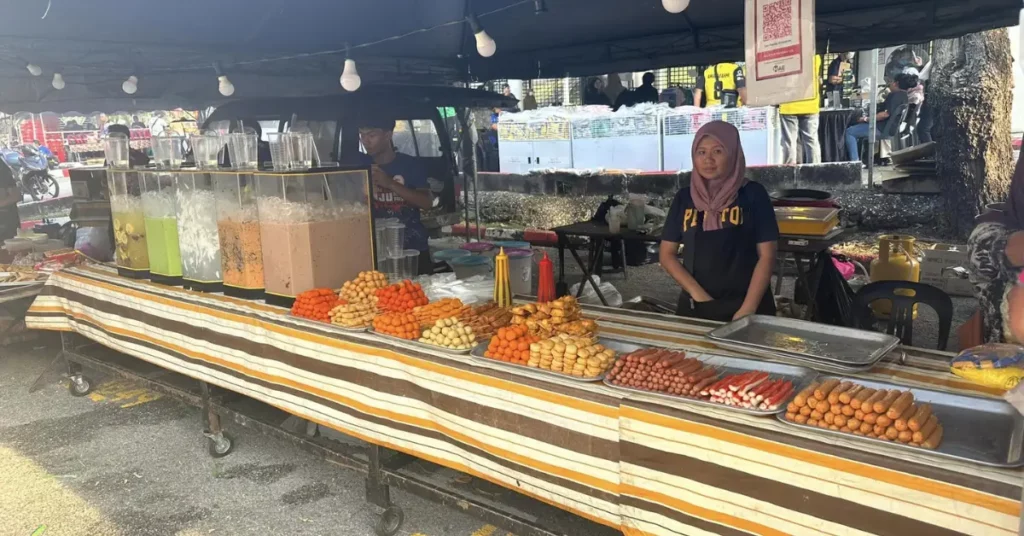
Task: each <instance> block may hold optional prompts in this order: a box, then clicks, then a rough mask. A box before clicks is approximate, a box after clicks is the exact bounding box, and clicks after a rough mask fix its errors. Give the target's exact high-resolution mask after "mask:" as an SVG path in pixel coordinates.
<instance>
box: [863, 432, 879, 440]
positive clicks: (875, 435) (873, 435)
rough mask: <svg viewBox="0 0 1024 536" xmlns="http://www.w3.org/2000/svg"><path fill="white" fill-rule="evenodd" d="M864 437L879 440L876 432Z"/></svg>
mask: <svg viewBox="0 0 1024 536" xmlns="http://www.w3.org/2000/svg"><path fill="white" fill-rule="evenodd" d="M864 435H866V436H868V437H870V438H871V439H878V434H876V433H874V432H868V433H866V434H864Z"/></svg>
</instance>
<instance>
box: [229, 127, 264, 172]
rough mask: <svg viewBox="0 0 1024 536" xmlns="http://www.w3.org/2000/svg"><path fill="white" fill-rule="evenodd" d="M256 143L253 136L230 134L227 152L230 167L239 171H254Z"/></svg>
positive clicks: (256, 152) (256, 158)
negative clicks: (229, 157) (229, 155)
mask: <svg viewBox="0 0 1024 536" xmlns="http://www.w3.org/2000/svg"><path fill="white" fill-rule="evenodd" d="M257 143H258V140H257V139H256V135H255V134H241V133H237V132H236V133H234V134H230V135H229V137H228V151H230V153H231V167H232V168H234V169H239V170H253V169H256V166H257V161H258V154H259V153H258V147H259V146H258V144H257Z"/></svg>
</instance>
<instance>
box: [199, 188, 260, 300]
mask: <svg viewBox="0 0 1024 536" xmlns="http://www.w3.org/2000/svg"><path fill="white" fill-rule="evenodd" d="M210 175H211V177H212V179H213V189H214V196H215V198H216V200H217V237H218V239H219V240H220V255H221V274H222V276H223V280H224V294H226V295H228V296H234V297H236V298H245V299H250V300H261V299H263V298H264V293H263V248H262V242H261V240H260V221H259V216H258V213H257V209H256V183H255V179H254V178H253V175H252V174H251V173H246V172H234V171H224V172H216V173H211V174H210Z"/></svg>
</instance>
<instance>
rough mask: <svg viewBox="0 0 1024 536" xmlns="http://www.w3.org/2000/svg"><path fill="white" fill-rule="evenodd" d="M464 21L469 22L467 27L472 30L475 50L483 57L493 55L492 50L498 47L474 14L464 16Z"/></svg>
mask: <svg viewBox="0 0 1024 536" xmlns="http://www.w3.org/2000/svg"><path fill="white" fill-rule="evenodd" d="M466 21H467V22H469V27H470V29H472V30H473V37H475V38H476V51H477V52H478V53H480V55H481V56H483V57H485V58H490V57H491V56H493V55H494V52H495V51H496V50H497V49H498V45H497V44H496V43H495V42H494V39H491V36H489V35H487V32H486V31H484V27H483V26H481V25H480V21H478V20H477V19H476V15H470V16H468V17H466Z"/></svg>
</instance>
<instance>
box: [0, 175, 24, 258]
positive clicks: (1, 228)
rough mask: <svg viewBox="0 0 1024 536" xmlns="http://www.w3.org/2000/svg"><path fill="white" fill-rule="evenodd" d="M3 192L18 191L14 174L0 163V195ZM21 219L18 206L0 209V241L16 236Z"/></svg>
mask: <svg viewBox="0 0 1024 536" xmlns="http://www.w3.org/2000/svg"><path fill="white" fill-rule="evenodd" d="M5 190H15V191H20V188H19V187H18V183H17V181H15V180H14V172H13V171H11V168H10V166H8V165H7V163H6V162H0V194H3V193H5V192H4V191H5ZM19 226H21V219H20V218H19V217H18V205H17V204H14V205H11V206H8V207H0V239H3V240H6V239H8V238H13V237H14V236H15V235H17V234H18V227H19Z"/></svg>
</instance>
